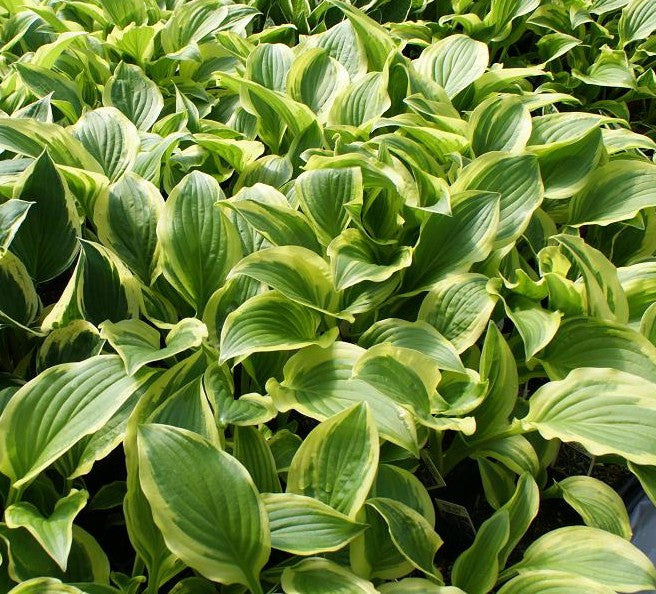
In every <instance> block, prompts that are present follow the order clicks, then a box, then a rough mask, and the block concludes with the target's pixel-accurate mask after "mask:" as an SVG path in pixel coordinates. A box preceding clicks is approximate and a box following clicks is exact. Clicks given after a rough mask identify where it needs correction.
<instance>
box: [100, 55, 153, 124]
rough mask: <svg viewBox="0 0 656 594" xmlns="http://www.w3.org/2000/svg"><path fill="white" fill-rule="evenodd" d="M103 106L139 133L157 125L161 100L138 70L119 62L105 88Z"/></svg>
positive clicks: (135, 67) (136, 67) (151, 84)
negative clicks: (124, 119) (109, 108)
mask: <svg viewBox="0 0 656 594" xmlns="http://www.w3.org/2000/svg"><path fill="white" fill-rule="evenodd" d="M103 104H104V105H106V106H108V107H115V108H116V109H118V110H119V111H121V112H122V113H123V114H124V115H125V116H127V118H128V119H129V120H130V121H131V122H132V123H133V124H134V125H135V126H136V127H137V128H138V129H139V130H144V131H146V130H150V128H151V127H152V125H153V124H154V123H155V122H156V121H157V118H158V117H159V114H160V112H161V111H162V109H163V108H164V98H163V97H162V93H161V91H160V90H159V87H158V86H157V84H155V83H154V82H153V81H152V80H150V79H149V78H148V77H147V76H146V75H145V74H144V72H143V70H141V68H139V66H135V65H133V64H126V63H125V62H120V63H119V65H118V66H117V67H116V69H115V70H114V75H113V76H112V77H111V78H110V79H109V80H108V81H107V84H106V85H105V89H104V91H103Z"/></svg>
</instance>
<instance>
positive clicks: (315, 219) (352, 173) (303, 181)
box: [295, 167, 363, 245]
mask: <svg viewBox="0 0 656 594" xmlns="http://www.w3.org/2000/svg"><path fill="white" fill-rule="evenodd" d="M295 188H296V197H297V198H298V201H299V203H300V205H301V209H302V210H303V212H304V213H305V215H306V216H307V217H308V219H309V220H310V222H311V224H312V226H313V227H314V229H315V231H316V233H317V237H318V239H319V240H320V241H321V243H322V244H323V245H328V244H329V243H330V242H331V240H332V239H333V238H334V237H337V236H338V235H339V234H340V233H341V232H342V231H343V230H344V229H345V228H346V226H347V225H348V222H349V220H350V217H349V213H348V211H347V209H346V206H347V205H348V204H358V203H361V202H362V196H363V186H362V172H361V170H360V168H358V167H343V168H339V169H314V170H311V171H305V172H303V173H301V175H299V176H298V178H296V182H295Z"/></svg>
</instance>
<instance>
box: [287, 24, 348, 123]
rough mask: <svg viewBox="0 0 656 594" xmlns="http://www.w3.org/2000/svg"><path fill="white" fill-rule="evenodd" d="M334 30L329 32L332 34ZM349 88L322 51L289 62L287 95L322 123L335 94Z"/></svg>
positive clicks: (342, 71) (310, 51) (333, 61)
mask: <svg viewBox="0 0 656 594" xmlns="http://www.w3.org/2000/svg"><path fill="white" fill-rule="evenodd" d="M333 30H334V27H333V28H332V29H330V31H333ZM348 84H349V75H348V72H347V71H346V68H344V67H343V66H342V65H341V64H340V63H339V62H338V61H337V60H336V59H334V58H331V57H330V53H329V52H328V50H327V49H324V48H319V47H317V48H311V49H308V50H307V51H304V52H302V53H300V55H298V56H297V57H296V59H295V60H294V62H292V65H291V67H290V69H289V74H288V76H287V93H288V94H289V96H290V97H291V98H292V99H294V100H295V101H298V102H299V103H305V105H307V106H308V107H309V108H310V109H311V110H312V111H313V112H314V113H316V114H317V117H318V118H319V119H320V120H324V121H325V119H326V117H327V115H328V112H329V111H330V108H331V106H332V104H333V102H334V101H335V97H336V96H337V94H338V93H339V92H340V91H341V90H342V89H344V88H345V87H346V86H347V85H348Z"/></svg>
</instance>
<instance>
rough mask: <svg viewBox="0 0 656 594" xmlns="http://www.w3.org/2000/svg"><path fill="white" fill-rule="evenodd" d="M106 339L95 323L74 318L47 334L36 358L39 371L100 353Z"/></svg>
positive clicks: (82, 359)
mask: <svg viewBox="0 0 656 594" xmlns="http://www.w3.org/2000/svg"><path fill="white" fill-rule="evenodd" d="M104 344H105V341H104V340H102V339H101V338H100V333H99V332H98V330H97V329H96V327H95V326H94V325H93V324H90V323H89V322H87V321H85V320H74V321H72V322H71V323H70V324H68V325H66V326H63V327H62V328H56V329H55V330H53V331H52V332H50V333H49V334H48V336H46V338H45V340H44V341H43V343H42V344H41V347H40V348H39V352H38V354H37V358H36V369H37V372H38V373H41V372H42V371H45V370H46V369H48V368H49V367H52V366H53V365H59V364H60V363H75V362H76V361H84V359H88V358H89V357H93V356H95V355H99V354H100V351H101V350H102V347H103V345H104Z"/></svg>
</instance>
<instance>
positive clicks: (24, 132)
mask: <svg viewBox="0 0 656 594" xmlns="http://www.w3.org/2000/svg"><path fill="white" fill-rule="evenodd" d="M0 148H3V149H5V150H9V151H13V152H15V153H18V154H19V155H27V156H29V157H34V158H35V159H36V158H37V157H38V156H39V155H40V154H41V153H42V152H43V151H44V149H46V148H47V149H48V152H49V154H50V156H51V157H52V160H53V161H54V162H55V163H57V164H59V165H68V166H70V167H79V168H80V169H87V170H89V171H91V172H93V173H102V171H103V170H102V168H101V166H100V165H99V163H98V161H96V160H95V159H94V158H93V156H92V155H91V154H90V153H89V152H88V151H87V149H86V148H85V147H84V145H83V144H82V143H81V142H80V141H79V140H78V139H77V138H76V137H75V136H72V135H71V134H69V133H68V132H67V131H66V130H64V128H62V127H61V126H58V125H57V124H49V123H47V122H38V121H36V120H32V119H27V118H0Z"/></svg>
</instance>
